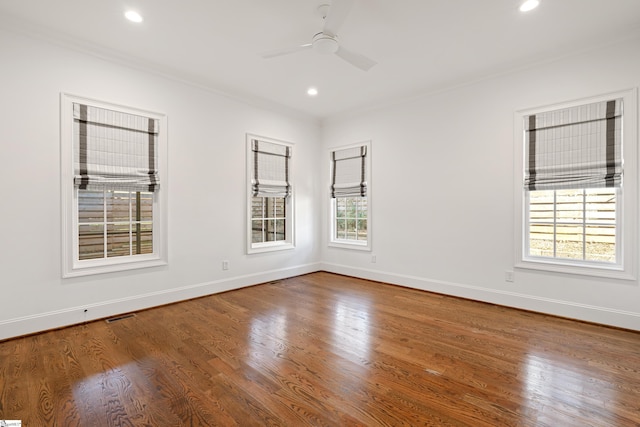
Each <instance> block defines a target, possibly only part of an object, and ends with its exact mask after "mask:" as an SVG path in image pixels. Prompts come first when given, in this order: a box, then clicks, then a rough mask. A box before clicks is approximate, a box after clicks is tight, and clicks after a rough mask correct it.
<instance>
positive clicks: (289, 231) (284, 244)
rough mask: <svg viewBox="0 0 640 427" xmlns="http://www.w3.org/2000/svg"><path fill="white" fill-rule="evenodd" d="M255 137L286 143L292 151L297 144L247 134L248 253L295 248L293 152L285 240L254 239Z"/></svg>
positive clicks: (286, 203) (246, 232)
mask: <svg viewBox="0 0 640 427" xmlns="http://www.w3.org/2000/svg"><path fill="white" fill-rule="evenodd" d="M254 139H257V140H259V141H264V142H268V143H271V144H278V145H284V146H287V147H289V148H290V149H291V151H292V153H293V152H294V150H293V147H294V146H295V144H293V143H292V142H286V141H281V140H277V139H273V138H267V137H264V136H260V135H255V134H251V133H247V134H246V144H245V146H246V183H245V187H246V192H247V194H246V197H245V203H246V206H245V212H246V224H245V234H246V238H245V240H246V248H247V249H246V250H247V254H248V255H251V254H257V253H264V252H274V251H283V250H288V249H293V248H295V246H296V245H295V234H294V230H295V217H294V216H295V215H294V212H295V209H294V207H295V184H294V182H295V178H294V163H293V154H292V156H291V157H290V158H289V184H290V187H291V194H289V196H288V197H285V236H286V239H285V240H281V241H275V242H273V241H271V242H260V243H253V241H252V232H251V220H252V217H251V207H252V198H253V191H252V188H251V179H252V177H253V175H252V174H253V161H254V160H253V155H252V154H253V151H252V148H251V143H252V141H253V140H254Z"/></svg>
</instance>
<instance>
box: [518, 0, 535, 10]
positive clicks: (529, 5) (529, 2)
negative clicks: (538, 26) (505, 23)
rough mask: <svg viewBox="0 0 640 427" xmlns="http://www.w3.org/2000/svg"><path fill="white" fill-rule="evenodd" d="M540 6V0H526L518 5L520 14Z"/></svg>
mask: <svg viewBox="0 0 640 427" xmlns="http://www.w3.org/2000/svg"><path fill="white" fill-rule="evenodd" d="M538 6H540V0H526V1H525V2H523V3H522V4H521V5H520V12H529V11H530V10H533V9H535V8H536V7H538Z"/></svg>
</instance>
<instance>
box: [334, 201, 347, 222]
mask: <svg viewBox="0 0 640 427" xmlns="http://www.w3.org/2000/svg"><path fill="white" fill-rule="evenodd" d="M346 211H347V199H346V198H344V197H339V198H337V199H336V218H344V217H345V216H346Z"/></svg>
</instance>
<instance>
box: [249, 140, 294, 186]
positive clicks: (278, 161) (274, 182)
mask: <svg viewBox="0 0 640 427" xmlns="http://www.w3.org/2000/svg"><path fill="white" fill-rule="evenodd" d="M251 150H252V152H253V171H252V179H251V189H252V193H253V197H287V196H289V195H290V194H291V184H290V182H289V161H290V159H291V147H289V146H288V145H284V144H274V143H271V142H267V141H259V140H257V139H254V140H252V141H251Z"/></svg>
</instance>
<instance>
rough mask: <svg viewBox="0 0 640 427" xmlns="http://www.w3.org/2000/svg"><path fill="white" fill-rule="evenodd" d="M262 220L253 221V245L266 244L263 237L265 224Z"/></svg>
mask: <svg viewBox="0 0 640 427" xmlns="http://www.w3.org/2000/svg"><path fill="white" fill-rule="evenodd" d="M263 222H264V221H262V220H253V221H251V242H252V243H262V242H264V236H263V225H262V223H263Z"/></svg>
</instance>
